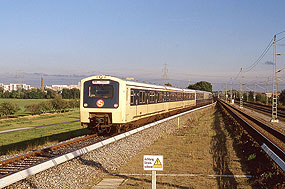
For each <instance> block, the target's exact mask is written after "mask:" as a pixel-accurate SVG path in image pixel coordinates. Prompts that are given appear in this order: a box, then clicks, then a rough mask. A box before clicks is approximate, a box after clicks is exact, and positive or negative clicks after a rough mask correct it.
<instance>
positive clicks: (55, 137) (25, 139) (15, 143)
mask: <svg viewBox="0 0 285 189" xmlns="http://www.w3.org/2000/svg"><path fill="white" fill-rule="evenodd" d="M74 120H79V111H78V110H77V111H73V112H66V113H53V114H45V115H37V116H26V117H20V118H16V119H8V120H1V121H0V131H3V130H8V129H16V128H23V127H31V126H39V125H47V124H53V123H62V122H67V121H74ZM87 133H89V131H88V130H87V129H86V128H82V126H81V125H80V122H74V123H69V124H62V125H55V126H48V127H42V128H36V129H30V130H22V131H15V132H10V133H4V134H0V154H7V153H14V152H15V151H20V152H22V151H26V150H32V149H35V148H39V147H40V146H42V145H45V144H46V143H50V144H53V143H57V142H58V141H62V140H67V139H69V138H72V137H76V136H80V135H83V134H87Z"/></svg>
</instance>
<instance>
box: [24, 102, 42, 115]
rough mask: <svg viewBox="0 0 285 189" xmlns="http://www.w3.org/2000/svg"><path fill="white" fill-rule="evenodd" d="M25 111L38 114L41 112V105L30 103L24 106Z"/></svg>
mask: <svg viewBox="0 0 285 189" xmlns="http://www.w3.org/2000/svg"><path fill="white" fill-rule="evenodd" d="M25 108H26V110H25V111H27V112H31V113H32V115H35V114H40V113H42V111H41V106H40V104H31V105H27V106H25Z"/></svg>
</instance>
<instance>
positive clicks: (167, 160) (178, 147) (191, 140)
mask: <svg viewBox="0 0 285 189" xmlns="http://www.w3.org/2000/svg"><path fill="white" fill-rule="evenodd" d="M233 146H234V144H233V140H232V138H231V137H230V134H229V133H228V132H227V130H226V129H225V123H224V121H223V117H222V115H221V113H220V112H219V111H217V109H216V108H215V107H212V108H207V110H205V111H201V112H199V113H198V114H190V115H189V118H188V121H187V122H186V123H185V124H183V125H181V127H180V129H178V130H177V131H176V132H175V133H173V134H170V135H166V136H164V137H163V138H161V139H160V140H158V141H156V142H155V143H154V144H153V145H152V146H151V147H149V148H147V149H145V150H143V151H142V152H141V153H139V154H138V155H137V156H135V158H133V159H132V160H130V161H129V162H128V163H127V164H125V165H124V166H122V167H121V168H120V169H119V170H118V173H119V174H122V175H125V176H126V177H125V178H127V179H126V182H125V183H124V184H123V185H122V186H121V188H151V177H150V176H149V175H144V174H150V173H151V172H150V171H143V156H144V155H163V157H164V170H163V171H158V172H157V174H162V175H161V176H158V177H157V184H158V185H157V187H158V188H250V184H249V183H250V182H249V179H250V178H247V177H250V175H249V172H248V171H247V170H246V168H245V167H244V166H243V165H244V164H243V162H242V160H241V159H240V158H239V157H238V156H237V154H236V151H235V149H234V147H233ZM132 174H138V175H132ZM174 174H179V175H174ZM217 175H219V176H217Z"/></svg>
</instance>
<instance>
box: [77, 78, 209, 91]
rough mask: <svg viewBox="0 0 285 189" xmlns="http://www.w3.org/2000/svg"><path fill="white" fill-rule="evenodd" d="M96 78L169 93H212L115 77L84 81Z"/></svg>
mask: <svg viewBox="0 0 285 189" xmlns="http://www.w3.org/2000/svg"><path fill="white" fill-rule="evenodd" d="M94 78H103V79H115V80H122V81H125V82H126V84H127V85H129V86H135V87H145V88H152V89H160V90H169V91H176V92H178V91H181V92H200V93H211V92H207V91H199V90H193V89H181V88H176V87H170V86H162V85H156V84H150V83H142V82H137V81H130V80H126V79H121V78H118V77H113V76H109V75H96V76H91V77H88V78H84V79H82V81H87V80H90V79H94Z"/></svg>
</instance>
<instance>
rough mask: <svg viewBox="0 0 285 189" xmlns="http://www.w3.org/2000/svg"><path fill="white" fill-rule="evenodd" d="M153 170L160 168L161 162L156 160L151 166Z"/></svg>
mask: <svg viewBox="0 0 285 189" xmlns="http://www.w3.org/2000/svg"><path fill="white" fill-rule="evenodd" d="M153 168H162V165H161V162H160V161H159V159H158V158H157V159H156V160H155V162H154V164H153Z"/></svg>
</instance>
